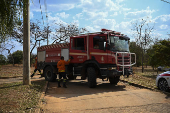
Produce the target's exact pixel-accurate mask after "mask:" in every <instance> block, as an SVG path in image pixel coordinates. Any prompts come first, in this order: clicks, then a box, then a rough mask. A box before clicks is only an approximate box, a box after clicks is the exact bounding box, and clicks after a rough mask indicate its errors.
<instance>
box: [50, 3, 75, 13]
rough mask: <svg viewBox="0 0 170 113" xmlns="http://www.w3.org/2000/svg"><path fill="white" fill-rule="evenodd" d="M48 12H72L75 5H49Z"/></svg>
mask: <svg viewBox="0 0 170 113" xmlns="http://www.w3.org/2000/svg"><path fill="white" fill-rule="evenodd" d="M47 7H48V11H62V10H70V9H73V8H74V7H75V4H49V5H48V6H47Z"/></svg>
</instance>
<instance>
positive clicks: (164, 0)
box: [161, 0, 170, 4]
mask: <svg viewBox="0 0 170 113" xmlns="http://www.w3.org/2000/svg"><path fill="white" fill-rule="evenodd" d="M161 1H163V2H166V3H168V4H170V2H168V1H166V0H161Z"/></svg>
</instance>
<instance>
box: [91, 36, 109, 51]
mask: <svg viewBox="0 0 170 113" xmlns="http://www.w3.org/2000/svg"><path fill="white" fill-rule="evenodd" d="M101 41H106V37H105V36H98V35H97V36H94V37H93V49H99V42H101Z"/></svg>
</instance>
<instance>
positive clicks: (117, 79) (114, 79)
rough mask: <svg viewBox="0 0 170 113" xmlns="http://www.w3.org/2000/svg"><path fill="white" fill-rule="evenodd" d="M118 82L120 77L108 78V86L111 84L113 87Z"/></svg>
mask: <svg viewBox="0 0 170 113" xmlns="http://www.w3.org/2000/svg"><path fill="white" fill-rule="evenodd" d="M119 80H120V76H115V77H110V78H109V81H110V84H113V85H117V83H118V82H119Z"/></svg>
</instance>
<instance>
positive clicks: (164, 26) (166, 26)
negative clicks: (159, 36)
mask: <svg viewBox="0 0 170 113" xmlns="http://www.w3.org/2000/svg"><path fill="white" fill-rule="evenodd" d="M159 27H160V29H167V28H168V25H161V26H159Z"/></svg>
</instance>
